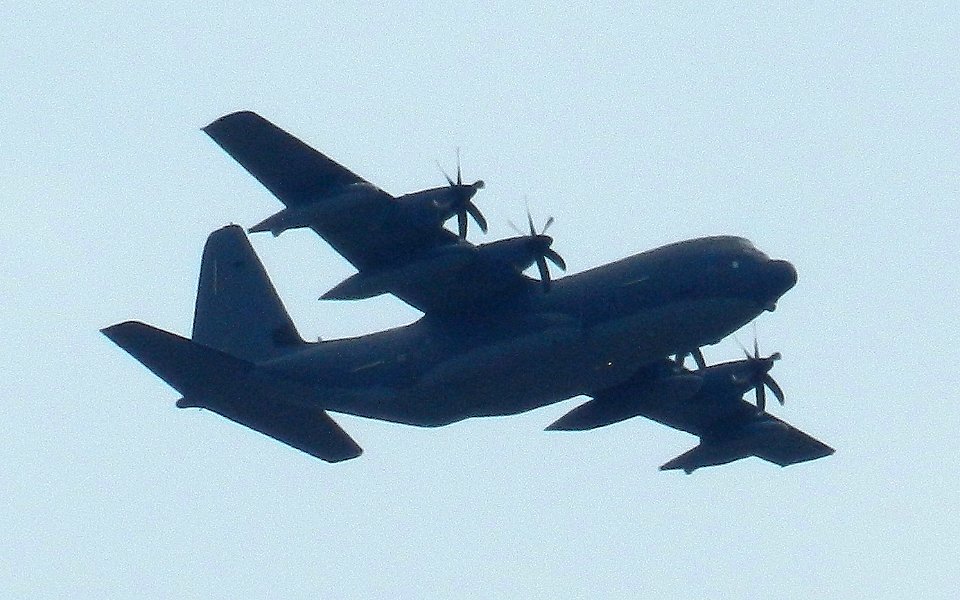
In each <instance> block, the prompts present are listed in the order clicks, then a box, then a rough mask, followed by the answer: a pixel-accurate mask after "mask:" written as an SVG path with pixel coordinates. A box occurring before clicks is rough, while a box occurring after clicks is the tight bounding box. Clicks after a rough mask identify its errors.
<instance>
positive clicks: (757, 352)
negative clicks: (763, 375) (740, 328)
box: [753, 335, 760, 359]
mask: <svg viewBox="0 0 960 600" xmlns="http://www.w3.org/2000/svg"><path fill="white" fill-rule="evenodd" d="M753 357H754V358H757V359H759V358H760V344H758V343H757V337H756V335H754V337H753Z"/></svg>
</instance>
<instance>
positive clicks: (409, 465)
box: [0, 1, 960, 598]
mask: <svg viewBox="0 0 960 600" xmlns="http://www.w3.org/2000/svg"><path fill="white" fill-rule="evenodd" d="M7 4H8V6H7V5H5V6H3V7H2V8H0V89H2V90H3V92H2V96H0V98H2V103H0V107H2V110H0V132H2V133H0V193H2V196H3V198H4V202H5V204H4V205H5V206H6V211H5V215H4V217H3V218H2V225H0V265H2V275H3V276H2V277H0V298H2V299H3V301H2V307H0V332H2V333H3V336H4V338H5V343H4V344H3V345H2V348H0V369H2V371H0V373H2V378H3V380H4V383H5V385H4V390H5V391H4V393H3V396H2V397H3V402H2V409H0V411H2V412H0V414H2V417H3V418H2V419H0V436H2V440H3V442H2V448H3V450H2V451H0V472H2V476H0V498H2V499H3V510H2V516H0V539H3V540H4V543H3V544H0V596H4V597H31V598H91V597H96V598H128V597H131V596H134V595H136V596H137V597H143V598H170V597H180V598H236V597H244V598H275V597H288V598H306V597H311V598H315V597H337V598H372V597H397V598H417V597H451V598H636V597H639V596H647V597H651V596H654V595H656V596H659V597H668V598H719V597H722V598H761V597H764V598H765V597H770V596H773V597H780V598H807V597H835V598H841V597H842V598H903V597H924V598H950V597H953V596H954V594H955V593H956V589H957V587H958V586H960V575H958V573H960V571H958V569H957V568H956V565H957V562H958V559H960V542H958V539H960V476H958V472H960V451H958V449H957V444H956V435H957V431H958V429H960V416H958V415H960V411H958V409H957V403H956V399H957V389H958V387H960V375H958V369H957V366H956V365H957V364H958V362H960V354H958V351H957V346H956V338H957V331H958V327H957V322H958V317H960V308H958V304H957V298H958V297H960V283H958V281H960V267H958V261H957V245H956V240H957V237H958V233H960V222H958V221H960V219H958V216H957V210H956V208H955V206H956V203H957V200H958V196H960V166H958V165H960V110H958V97H960V31H958V29H960V27H958V23H960V16H958V13H957V11H956V7H955V6H954V5H953V4H952V3H948V2H944V3H922V4H913V3H911V4H909V6H908V5H907V4H904V3H892V2H890V3H887V2H877V3H866V4H864V3H848V2H840V3H814V4H809V3H803V4H798V5H796V6H783V5H769V6H768V5H765V4H761V3H715V4H714V3H711V4H709V5H704V4H703V3H697V2H676V3H662V4H661V3H651V4H641V5H639V6H629V7H627V6H623V5H621V4H620V3H605V2H601V3H595V2H591V3H576V2H575V3H557V4H555V5H551V6H547V7H539V8H536V9H533V8H529V7H528V6H527V5H526V4H524V3H462V2H415V3H406V2H390V1H387V2H378V3H372V2H371V3H354V2H344V3H325V2H324V3H305V2H292V3H291V2H278V3H272V4H265V3H262V2H260V3H249V2H240V3H233V4H231V5H229V6H228V5H225V4H222V3H219V4H215V5H213V4H209V3H205V2H171V3H167V4H166V5H165V6H164V7H163V9H162V10H161V9H159V8H147V7H141V6H140V5H138V4H130V3H121V2H100V3H95V4H94V5H91V6H79V5H78V6H73V5H70V6H66V5H63V4H62V3H44V2H38V3H7ZM241 109H249V110H254V111H256V112H258V113H260V114H262V115H264V116H265V117H267V118H268V119H270V120H272V121H273V122H275V123H277V124H279V125H281V126H282V127H284V128H286V129H287V130H289V131H291V132H293V133H294V134H295V135H297V136H299V137H301V138H302V139H304V140H305V141H307V142H309V143H310V144H312V145H314V146H315V147H316V148H318V149H320V150H321V151H323V152H325V153H327V154H329V155H330V156H332V157H334V158H335V159H336V160H338V161H339V162H341V163H342V164H344V165H346V166H348V167H349V168H350V169H352V170H354V171H355V172H357V173H358V174H360V175H361V176H363V177H365V178H367V179H369V180H371V181H373V182H374V183H376V184H377V185H379V186H381V187H382V188H384V189H385V190H387V191H389V192H392V193H395V194H400V193H404V192H410V191H414V190H418V189H422V188H426V187H433V186H436V185H441V184H442V183H443V177H442V175H441V173H440V171H439V170H438V169H437V162H438V161H439V162H440V163H441V164H442V165H443V166H444V167H445V168H446V169H447V171H448V172H449V171H452V170H453V169H454V168H455V156H456V149H457V148H460V152H461V156H462V163H463V171H464V177H465V179H467V180H469V181H472V180H473V179H475V178H482V179H484V180H485V181H486V183H487V188H486V189H485V190H483V191H482V192H480V193H479V194H478V196H477V197H476V199H475V200H476V202H477V203H478V205H479V206H480V207H481V209H482V210H483V211H484V213H485V214H486V216H487V217H488V219H489V221H490V223H491V231H490V233H489V234H488V236H487V238H486V239H497V238H500V237H506V236H510V235H512V233H511V230H510V229H509V226H508V225H507V222H508V220H513V221H515V222H521V221H522V220H523V219H524V212H523V211H524V208H523V207H524V201H525V200H526V201H528V202H529V205H530V208H531V211H532V213H533V215H534V218H535V219H536V220H538V221H539V222H543V221H544V220H545V219H546V218H547V216H554V217H555V218H556V220H557V223H556V225H555V226H554V227H553V228H552V229H551V234H552V235H553V236H554V238H555V240H556V241H555V243H554V248H555V249H556V250H558V251H559V252H560V253H561V254H562V255H563V256H564V258H565V259H566V261H567V263H568V265H569V267H570V271H571V272H578V271H582V270H585V269H587V268H591V267H594V266H597V265H600V264H603V263H605V262H609V261H611V260H615V259H617V258H621V257H623V256H627V255H629V254H633V253H636V252H640V251H642V250H645V249H648V248H652V247H655V246H658V245H661V244H664V243H668V242H671V241H675V240H679V239H685V238H690V237H696V236H701V235H710V234H734V235H742V236H745V237H747V238H749V239H751V240H752V241H753V242H754V243H755V244H756V245H757V247H759V248H760V249H761V250H763V251H765V252H766V253H768V254H769V255H771V256H773V257H777V258H785V259H788V260H790V261H791V262H792V263H793V264H794V265H795V266H796V267H797V270H798V272H799V283H798V284H797V286H796V287H795V288H794V289H793V290H791V291H790V292H788V293H787V295H786V296H785V297H784V298H783V299H782V300H781V302H780V305H779V308H778V309H777V311H776V312H774V313H768V314H765V315H763V316H762V317H761V318H759V319H758V322H757V324H756V331H757V335H758V338H759V343H760V346H761V349H762V350H763V351H764V353H770V352H773V351H780V352H781V353H782V354H783V357H784V358H783V360H781V361H779V362H778V363H777V365H776V367H775V368H774V371H773V375H774V376H775V377H776V379H777V380H778V381H779V383H780V385H781V386H782V387H783V388H784V390H785V391H786V394H787V404H786V406H784V407H780V406H779V405H774V406H773V407H772V412H774V414H776V415H777V416H779V417H781V418H783V419H785V420H787V421H788V422H790V423H792V424H794V425H796V426H797V427H800V428H801V429H803V430H805V431H807V432H809V433H810V434H812V435H814V436H815V437H817V438H819V439H821V440H823V441H825V442H826V443H828V444H830V445H831V446H833V447H834V448H836V449H837V452H836V454H835V455H834V456H831V457H828V458H825V459H822V460H818V461H814V462H811V463H806V464H801V465H796V466H792V467H789V468H786V469H780V468H778V467H776V466H773V465H771V464H769V463H765V462H762V461H760V460H758V459H748V460H743V461H739V462H737V463H734V464H730V465H727V466H724V467H720V468H715V469H704V470H701V471H697V472H696V473H694V474H693V475H690V476H686V475H684V474H683V473H682V472H669V473H661V472H659V471H658V470H657V466H659V465H660V464H662V463H664V462H666V461H667V460H669V459H670V458H672V457H674V456H676V455H677V454H680V453H682V452H684V451H686V450H687V449H689V448H691V447H692V446H694V445H695V444H696V439H695V438H693V437H691V436H689V435H687V434H684V433H681V432H677V431H673V430H670V429H668V428H665V427H663V426H660V425H657V424H655V423H652V422H649V421H645V420H642V419H634V420H631V421H627V422H625V423H621V424H617V425H615V426H611V427H607V428H604V429H601V430H598V431H594V432H590V433H584V434H571V435H565V434H556V433H549V432H543V428H544V427H545V426H546V425H548V424H549V423H551V422H553V421H554V420H555V419H556V418H558V417H559V416H560V415H562V414H564V413H565V412H567V411H568V410H569V409H571V408H572V407H574V406H576V404H577V403H579V401H580V400H582V399H579V400H578V399H573V400H567V401H565V402H562V403H560V404H557V405H554V406H549V407H545V408H542V409H538V410H536V411H532V412H530V413H526V414H523V415H519V416H514V417H505V418H495V419H473V420H467V421H464V422H461V423H457V424H454V425H451V426H448V427H444V428H439V429H418V428H413V427H407V426H401V425H395V424H388V423H382V422H376V421H370V420H365V419H361V418H357V417H350V416H338V417H337V420H338V421H339V422H340V424H341V425H342V426H343V427H344V429H346V430H347V431H348V432H349V433H350V434H351V435H352V436H353V437H354V438H355V439H356V440H357V441H358V442H359V443H360V445H361V446H363V448H364V450H365V453H364V455H363V456H362V457H361V458H360V459H358V460H354V461H349V462H346V463H342V464H336V465H330V464H326V463H323V462H321V461H318V460H316V459H313V458H311V457H309V456H308V455H306V454H303V453H300V452H298V451H296V450H293V449H291V448H288V447H286V446H283V445H282V444H279V443H277V442H275V441H273V440H271V439H269V438H267V437H264V436H260V435H258V434H255V433H253V432H251V431H249V430H246V429H244V428H242V427H240V426H237V425H235V424H233V423H230V422H228V421H226V420H225V419H222V418H219V417H217V416H216V415H214V414H212V413H210V412H207V411H195V410H178V409H176V408H175V407H174V405H173V402H174V401H175V400H176V398H177V394H176V392H174V391H173V390H172V389H170V388H169V387H167V386H166V385H165V384H164V383H163V382H162V381H160V380H159V379H157V378H156V377H155V376H153V375H152V374H151V373H150V372H148V371H147V370H146V369H144V368H143V367H142V366H141V365H140V364H139V363H137V362H136V361H135V360H133V359H132V358H131V357H129V356H128V355H126V354H125V353H124V352H122V351H121V350H120V349H118V348H117V347H116V346H114V345H113V344H112V343H110V342H109V341H108V340H107V339H106V338H104V337H103V336H102V335H101V334H100V333H99V331H98V330H99V329H100V328H102V327H105V326H107V325H110V324H112V323H115V322H118V321H121V320H126V319H131V318H135V319H139V320H143V321H145V322H148V323H151V324H154V325H157V326H159V327H162V328H165V329H168V330H171V331H174V332H178V333H181V334H188V333H189V331H190V326H191V322H192V312H193V300H194V293H195V287H196V280H197V275H198V272H199V258H200V252H201V249H202V246H203V242H204V240H205V238H206V235H207V234H208V233H209V232H210V231H212V230H214V229H216V228H218V227H220V226H222V225H225V224H227V223H240V224H242V225H245V226H250V225H253V224H255V223H257V222H259V221H260V220H262V219H263V218H265V217H266V216H267V215H269V214H271V213H272V212H275V211H276V210H277V209H278V207H279V206H280V204H279V202H278V201H277V200H275V199H274V198H273V197H271V196H270V194H269V193H268V192H267V191H266V190H265V189H263V188H262V187H261V186H260V185H259V184H258V183H257V182H256V181H255V180H254V179H253V178H252V177H250V176H249V175H247V174H246V173H245V172H244V171H243V170H242V169H241V168H240V167H239V166H238V165H237V164H236V163H234V162H233V161H232V160H231V159H230V158H229V157H228V156H227V155H226V154H225V153H223V152H222V151H221V150H220V149H219V148H218V147H217V146H216V145H215V144H214V143H213V142H212V141H210V140H209V139H208V138H207V137H206V136H205V135H204V134H203V133H202V132H201V130H200V128H201V127H203V126H204V125H206V124H207V123H209V122H210V121H212V120H214V119H215V118H217V117H219V116H221V115H224V114H227V113H229V112H233V111H235V110H241ZM471 232H472V233H471V239H473V240H474V241H484V239H483V238H480V237H478V235H479V234H478V233H477V232H476V230H475V229H473V228H472V229H471ZM251 239H252V243H253V244H254V247H255V248H256V250H257V251H258V253H259V254H260V256H261V257H262V259H263V261H264V263H265V265H266V267H267V269H268V271H269V272H270V273H271V275H272V277H273V279H274V282H275V285H276V287H277V289H278V291H279V293H280V295H281V296H282V298H283V300H284V302H285V303H286V305H287V307H288V309H289V311H290V313H291V315H292V316H293V318H294V320H295V322H296V323H297V326H298V328H299V330H300V332H301V333H302V335H303V336H304V337H306V338H308V339H313V338H316V337H319V336H322V337H323V338H324V339H328V338H336V337H343V336H353V335H360V334H363V333H368V332H373V331H378V330H381V329H384V328H388V327H392V326H397V325H401V324H405V323H409V322H411V321H413V320H414V319H416V318H417V316H418V314H417V313H416V311H414V310H413V309H411V308H409V307H407V306H405V305H403V304H402V303H401V302H400V301H398V300H396V299H393V298H390V297H383V298H378V299H374V300H367V301H362V302H352V303H351V302H348V303H321V302H318V301H317V297H318V296H319V295H320V294H321V293H322V292H324V291H326V290H327V289H329V288H330V287H332V286H333V285H335V284H336V283H338V282H339V281H341V280H343V279H344V278H346V277H347V276H349V275H350V274H352V272H353V271H352V269H351V267H350V266H349V264H347V263H346V261H344V260H343V259H342V258H340V257H339V256H337V255H336V253H334V252H333V251H332V250H331V249H330V248H329V247H328V246H327V245H326V244H325V243H324V242H323V241H322V240H320V239H318V238H317V237H316V236H314V235H313V234H312V233H310V232H308V231H294V232H288V233H285V234H284V235H283V236H281V237H279V238H277V239H273V238H271V237H270V236H265V237H264V236H252V238H251ZM752 336H753V329H752V328H750V327H748V328H746V329H745V330H744V331H742V332H741V333H739V334H738V337H739V338H740V340H741V341H743V342H744V343H746V344H749V343H750V341H751V339H752ZM739 352H740V351H739V349H738V347H737V344H736V342H734V341H733V340H730V339H728V340H724V341H723V342H721V343H720V344H718V345H716V346H712V347H708V348H706V349H705V354H706V356H707V359H708V361H711V362H718V361H722V360H731V359H735V358H737V357H738V356H739Z"/></svg>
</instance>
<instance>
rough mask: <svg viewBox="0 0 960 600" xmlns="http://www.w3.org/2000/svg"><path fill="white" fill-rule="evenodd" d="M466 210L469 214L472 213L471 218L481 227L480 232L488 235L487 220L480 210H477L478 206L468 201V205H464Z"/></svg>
mask: <svg viewBox="0 0 960 600" xmlns="http://www.w3.org/2000/svg"><path fill="white" fill-rule="evenodd" d="M464 208H466V209H467V212H468V213H470V216H471V217H473V220H474V221H476V222H477V225H479V226H480V231H482V232H484V233H486V232H487V220H486V219H485V218H483V215H482V214H481V213H480V209H479V208H477V205H476V204H474V203H473V202H470V201H469V200H468V201H467V203H466V204H465V205H464ZM463 237H465V236H463Z"/></svg>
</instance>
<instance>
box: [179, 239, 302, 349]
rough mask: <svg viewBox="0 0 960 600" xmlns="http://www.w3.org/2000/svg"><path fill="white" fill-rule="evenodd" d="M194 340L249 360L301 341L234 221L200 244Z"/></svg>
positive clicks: (295, 344)
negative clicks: (201, 255)
mask: <svg viewBox="0 0 960 600" xmlns="http://www.w3.org/2000/svg"><path fill="white" fill-rule="evenodd" d="M193 341H195V342H198V343H200V344H203V345H205V346H209V347H211V348H216V349H217V350H221V351H223V352H226V353H228V354H231V355H233V356H236V357H238V358H242V359H244V360H248V361H252V362H260V361H264V360H269V359H271V358H275V357H277V356H280V355H282V354H286V353H288V352H291V351H293V350H297V349H298V348H300V347H301V346H302V345H303V344H304V342H303V340H302V339H301V338H300V335H299V334H298V333H297V330H296V327H294V325H293V321H291V320H290V315H288V314H287V311H286V309H285V308H284V307H283V303H282V302H281V301H280V297H279V296H278V295H277V291H276V290H275V289H274V287H273V284H272V283H270V278H269V277H267V272H266V270H264V268H263V264H262V263H261V262H260V259H259V258H257V255H256V253H255V252H254V251H253V247H252V246H250V242H249V241H248V240H247V235H246V233H244V231H243V228H241V227H239V226H238V225H229V226H227V227H224V228H222V229H219V230H217V231H214V232H213V233H211V234H210V237H208V238H207V243H206V246H204V248H203V261H202V262H201V264H200V284H199V286H198V288H197V306H196V311H195V312H194V316H193Z"/></svg>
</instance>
